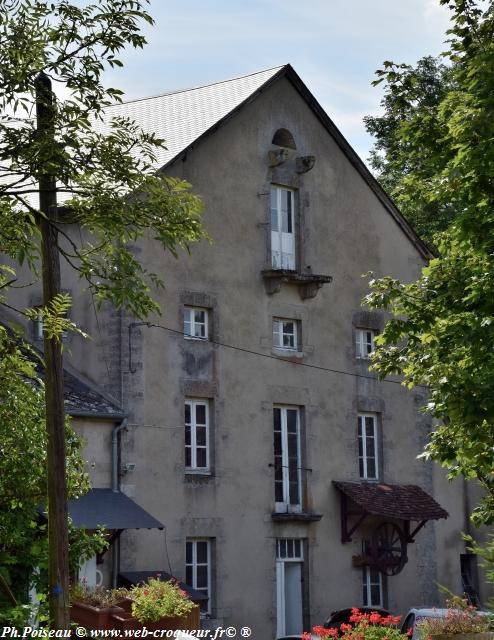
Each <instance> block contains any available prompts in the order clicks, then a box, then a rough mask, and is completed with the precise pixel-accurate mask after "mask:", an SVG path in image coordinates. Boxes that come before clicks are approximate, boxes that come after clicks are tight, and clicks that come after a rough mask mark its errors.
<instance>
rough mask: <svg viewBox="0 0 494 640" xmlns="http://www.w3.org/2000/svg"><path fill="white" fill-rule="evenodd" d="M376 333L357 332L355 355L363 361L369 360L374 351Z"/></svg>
mask: <svg viewBox="0 0 494 640" xmlns="http://www.w3.org/2000/svg"><path fill="white" fill-rule="evenodd" d="M375 336H376V332H375V331H373V330H372V329H356V330H355V355H356V357H357V358H360V359H362V360H368V358H369V356H370V354H371V353H372V352H373V351H374V338H375Z"/></svg>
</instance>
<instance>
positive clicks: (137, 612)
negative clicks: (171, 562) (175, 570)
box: [130, 576, 196, 622]
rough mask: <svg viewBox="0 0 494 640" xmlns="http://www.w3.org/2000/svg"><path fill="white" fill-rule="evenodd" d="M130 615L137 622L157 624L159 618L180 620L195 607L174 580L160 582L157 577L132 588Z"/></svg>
mask: <svg viewBox="0 0 494 640" xmlns="http://www.w3.org/2000/svg"><path fill="white" fill-rule="evenodd" d="M130 596H131V598H132V600H133V602H132V615H133V616H134V618H136V619H137V620H139V622H158V620H160V619H161V618H165V617H177V618H182V617H184V616H186V615H187V614H188V613H190V612H191V611H192V609H194V607H195V606H196V605H195V604H194V603H193V602H192V601H191V600H189V598H188V596H187V593H186V592H185V591H183V590H182V589H181V588H180V587H179V585H178V584H177V581H176V580H175V579H173V578H172V579H171V580H169V581H168V582H162V581H161V580H160V579H159V576H158V577H156V578H149V579H148V581H147V583H145V584H143V585H137V586H135V587H132V590H131V594H130Z"/></svg>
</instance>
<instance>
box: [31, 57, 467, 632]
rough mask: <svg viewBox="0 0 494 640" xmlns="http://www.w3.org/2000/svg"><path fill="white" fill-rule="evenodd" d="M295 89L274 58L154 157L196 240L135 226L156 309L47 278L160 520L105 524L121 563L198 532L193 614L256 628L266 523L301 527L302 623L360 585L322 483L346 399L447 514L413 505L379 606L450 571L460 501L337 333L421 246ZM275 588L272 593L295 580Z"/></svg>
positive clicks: (401, 413)
mask: <svg viewBox="0 0 494 640" xmlns="http://www.w3.org/2000/svg"><path fill="white" fill-rule="evenodd" d="M304 91H306V90H305V89H304V88H303V87H302V89H301V84H300V80H299V79H298V77H297V76H296V75H295V74H294V73H293V71H292V70H291V69H290V68H288V70H285V72H283V73H280V74H278V75H277V76H276V77H275V78H274V80H273V81H272V82H270V83H268V84H267V85H266V86H263V88H262V90H261V91H258V92H256V93H255V94H253V96H252V99H250V100H248V101H247V103H245V104H244V105H243V106H242V107H241V108H239V109H237V110H236V111H235V112H234V114H233V115H232V116H230V117H228V118H227V119H225V120H224V121H222V122H221V126H218V127H217V128H216V129H215V130H214V131H212V132H210V133H209V134H208V135H203V136H202V137H201V138H200V140H198V141H197V143H195V144H194V145H193V146H192V147H190V148H188V149H187V150H186V151H185V152H183V153H181V154H178V155H177V157H176V158H174V159H173V161H172V162H170V163H169V164H168V165H167V166H166V168H165V171H166V173H168V174H170V175H173V176H177V177H181V178H184V179H186V180H188V181H189V182H191V183H192V184H193V185H194V190H195V191H196V193H198V194H200V196H201V197H202V199H203V202H204V225H205V228H206V230H207V231H208V233H209V234H210V236H211V238H212V244H207V243H202V244H201V245H199V246H194V247H193V248H192V252H191V255H190V256H189V255H187V254H185V253H184V254H183V255H181V256H180V259H179V260H178V261H177V260H175V259H174V258H173V257H172V256H171V255H168V254H163V253H162V252H161V251H160V250H159V249H158V247H157V245H156V243H154V242H153V241H152V240H146V241H143V242H142V243H140V245H139V257H140V258H141V259H142V260H143V261H144V262H145V263H146V266H147V267H148V268H149V269H150V270H152V271H155V272H156V273H158V274H161V275H163V277H164V279H165V282H166V288H165V290H164V291H160V292H159V293H158V299H159V302H160V304H161V307H162V310H163V316H162V317H159V318H158V317H155V318H151V319H150V323H151V324H153V325H159V326H148V325H146V324H142V323H136V322H135V320H133V319H132V318H130V317H128V316H127V315H126V314H124V313H120V312H116V311H114V310H111V309H109V308H103V310H102V311H101V312H99V313H98V314H95V312H94V308H93V305H92V301H91V298H90V297H89V296H88V295H87V294H85V293H79V291H80V284H78V283H77V282H76V280H75V279H74V276H73V275H71V274H69V273H66V274H65V277H64V286H65V287H66V288H67V289H69V290H71V291H72V292H73V293H74V309H73V317H74V319H75V320H76V321H78V322H80V323H81V324H82V325H83V327H84V329H85V330H86V331H88V332H89V333H90V334H91V336H92V340H90V341H82V340H81V339H80V338H78V337H75V338H74V339H73V342H72V344H71V353H70V354H69V357H70V359H71V361H72V362H73V364H74V366H76V367H77V368H78V369H79V370H81V371H82V372H83V373H85V374H86V375H87V376H89V377H91V378H92V379H93V380H94V381H95V382H97V383H98V384H99V385H101V386H102V387H103V388H105V389H106V390H107V391H109V392H110V393H112V394H113V396H114V397H115V398H116V399H117V400H118V401H120V403H121V405H122V407H123V409H124V410H125V412H126V413H127V414H128V426H127V428H126V431H125V432H124V433H123V434H122V442H121V467H122V468H123V467H124V466H125V464H126V463H127V462H134V463H135V469H134V470H132V471H129V472H128V473H126V474H125V475H123V476H122V477H121V486H122V489H123V490H124V491H125V492H126V493H127V494H128V495H129V496H130V497H132V498H133V499H135V500H136V502H138V503H139V504H140V505H141V506H142V507H144V508H145V509H146V510H147V511H149V512H150V513H151V514H153V515H154V516H155V517H156V518H158V519H159V520H160V521H161V522H164V523H166V534H165V533H164V532H162V531H157V530H155V531H148V532H146V531H137V532H132V531H128V532H125V533H124V534H123V535H122V544H121V569H122V570H138V569H139V570H163V569H164V570H166V571H169V572H170V573H173V574H174V575H176V576H177V577H179V578H180V579H184V580H185V579H186V540H189V541H191V542H193V541H196V540H204V541H207V542H208V543H209V550H210V558H209V579H210V598H211V616H212V617H213V618H214V619H216V620H220V621H222V623H223V624H225V625H235V626H236V627H237V628H240V627H241V626H244V625H248V626H250V627H252V629H253V637H254V638H256V639H259V640H270V639H272V638H275V637H276V635H277V633H281V632H282V628H283V624H282V623H280V597H282V595H280V580H281V579H282V578H281V574H282V572H285V573H283V575H284V578H283V579H284V580H286V581H287V582H288V580H291V578H290V577H289V573H290V572H289V571H288V568H287V567H285V566H283V568H280V567H278V568H277V557H276V549H277V541H280V540H287V539H289V540H299V541H300V542H301V547H300V549H301V551H300V552H299V553H300V555H303V561H301V565H302V567H301V570H300V573H299V574H298V575H299V579H300V580H301V581H302V586H301V587H300V589H299V590H297V589H298V587H297V588H296V587H294V589H295V593H296V595H297V594H298V595H300V597H301V603H300V611H301V616H302V620H303V626H304V627H305V628H306V629H307V628H308V626H309V624H320V623H322V622H323V621H324V620H325V619H326V618H327V616H328V615H329V613H330V612H331V611H333V610H335V609H338V608H344V607H350V606H358V605H362V604H363V596H362V593H363V570H362V568H355V567H354V566H353V564H352V556H355V555H359V554H361V553H362V541H363V539H365V538H366V537H367V536H369V535H370V532H371V529H372V528H373V527H375V525H376V523H377V522H378V519H372V518H371V519H370V520H369V521H367V522H366V523H364V524H363V525H362V527H361V528H359V529H358V530H357V531H356V532H355V533H354V535H353V536H352V541H351V542H348V543H346V544H342V542H341V539H340V538H341V521H340V496H339V494H338V491H337V490H336V489H335V488H334V487H333V485H332V481H333V480H345V481H352V480H353V481H359V479H360V474H359V449H358V430H357V424H358V420H357V417H358V414H359V413H364V414H369V415H371V416H375V420H376V424H377V431H376V434H377V435H376V436H375V437H376V439H377V445H376V451H377V456H378V459H379V473H378V480H379V481H380V482H381V483H383V482H384V483H398V484H414V485H419V486H420V487H422V488H423V489H424V490H425V491H427V492H428V493H429V494H431V495H433V496H434V497H435V498H436V500H437V501H438V502H439V503H440V504H441V505H442V506H444V507H445V508H446V509H447V510H448V511H449V513H450V515H451V517H450V519H449V520H448V521H442V520H441V521H438V522H436V523H434V522H428V523H427V525H426V526H425V527H424V528H423V529H422V530H421V531H420V532H419V533H418V534H417V537H416V541H415V542H414V543H413V544H409V545H408V562H407V564H406V566H405V567H404V569H403V571H401V572H400V573H399V574H398V575H395V576H389V577H387V578H384V579H383V583H382V605H383V606H385V607H386V608H388V609H389V610H391V611H393V612H396V613H405V612H406V610H407V609H408V608H409V607H411V606H417V605H421V604H423V605H436V604H438V603H439V598H438V592H437V586H436V582H439V583H441V584H445V585H446V586H448V587H449V588H450V589H452V590H454V591H456V592H460V591H461V590H462V587H461V576H460V553H464V547H463V546H462V542H461V539H460V535H459V532H460V530H461V529H462V528H463V526H464V515H463V513H464V504H463V500H462V499H459V497H458V495H457V491H456V487H455V486H453V487H451V486H448V485H447V484H446V483H445V482H444V480H443V477H442V474H441V472H440V471H439V470H437V469H435V470H433V469H432V466H431V465H429V464H426V463H424V462H422V461H418V460H417V459H416V456H417V455H418V454H419V453H420V452H421V450H422V448H423V445H424V442H425V441H426V440H427V434H428V432H429V431H430V429H431V424H430V421H429V420H428V418H427V417H426V416H425V415H424V414H423V413H421V412H420V408H421V406H422V405H423V403H424V401H425V397H424V396H421V395H420V396H419V395H418V394H417V393H411V392H408V391H407V390H405V389H404V388H402V387H401V386H400V385H399V384H395V383H393V382H379V381H378V380H377V379H376V378H375V376H373V375H372V374H369V371H368V367H367V362H366V361H365V360H364V359H359V358H357V357H356V352H355V341H356V330H357V329H368V330H372V331H375V332H379V331H380V330H381V329H382V327H383V323H384V321H385V318H384V317H383V316H382V315H381V314H378V313H370V312H369V311H367V310H365V309H363V308H362V306H361V301H362V299H363V297H364V295H365V294H366V292H367V282H368V278H367V279H366V278H362V277H361V276H362V274H363V273H366V272H369V271H372V272H374V273H375V274H376V275H377V276H380V275H391V276H393V277H396V278H400V279H402V280H404V281H410V280H412V279H414V278H415V277H416V276H417V274H418V272H419V270H420V268H421V266H422V265H424V264H425V261H426V259H427V251H426V250H425V248H424V247H423V245H422V244H421V243H420V241H419V240H418V239H417V238H416V237H415V235H414V233H413V231H412V230H411V229H410V228H409V226H408V225H407V223H406V222H405V221H404V220H403V219H402V218H401V217H400V215H399V214H398V213H397V212H396V210H395V209H394V207H393V205H392V203H391V202H389V201H388V200H387V198H386V196H385V194H383V193H382V192H381V190H380V188H379V187H378V186H377V185H375V184H374V183H373V179H372V177H371V176H370V174H368V172H367V170H366V169H365V167H363V165H362V164H361V163H360V161H359V160H358V158H356V156H355V154H354V153H353V152H352V151H351V149H350V148H349V147H348V145H347V144H346V143H345V142H344V141H342V137H341V135H340V134H338V133H337V132H336V133H335V129H334V125H332V124H331V123H329V124H328V120H327V117H326V119H325V118H324V116H323V115H322V114H321V110H320V107H319V106H318V105H317V104H316V103H315V101H314V100H313V99H312V102H310V100H309V97H308V93H304ZM331 127H333V129H331ZM280 129H286V130H288V131H289V132H290V133H291V134H292V137H293V140H294V142H295V145H296V149H291V148H287V149H283V153H282V154H279V151H280V147H279V146H278V145H274V144H273V143H272V140H273V135H274V134H275V132H276V131H277V130H280ZM170 135H172V132H170ZM338 136H340V137H338ZM165 137H166V136H165ZM276 154H278V155H276ZM302 158H305V160H301V159H302ZM307 158H309V159H308V160H307ZM279 160H281V161H282V162H281V164H277V163H278V161H279ZM272 185H278V186H280V187H286V188H289V189H291V190H292V191H291V192H292V193H293V194H294V195H293V196H290V197H293V202H294V211H293V214H294V217H293V221H294V225H295V230H294V231H293V236H294V243H295V249H296V268H295V269H294V270H292V273H283V274H281V273H280V272H278V273H273V265H272V255H271V254H272V229H271V222H270V221H271V216H270V191H271V187H272ZM318 274H321V275H322V276H331V279H332V281H331V282H329V281H328V280H329V278H327V279H326V281H324V280H322V279H321V278H319V279H318V278H317V277H316V276H317V275H318ZM20 291H21V293H20V294H19V295H24V293H23V292H22V290H20ZM186 308H198V309H203V310H207V313H208V320H209V328H208V338H209V339H208V340H204V341H200V340H190V339H187V338H185V337H184V336H183V331H184V310H185V309H186ZM273 318H275V319H276V318H281V319H289V320H291V321H293V322H295V323H296V325H297V330H298V332H299V336H298V338H299V340H298V343H299V345H300V347H299V349H298V350H297V352H296V353H294V352H293V351H292V352H289V351H287V350H283V349H279V348H277V347H276V346H275V345H273ZM96 320H97V321H96ZM395 382H396V381H395ZM187 399H193V400H196V401H201V400H202V401H203V402H205V403H207V406H208V409H209V421H208V422H209V425H208V426H209V433H208V436H207V449H208V455H209V462H208V466H207V468H206V467H204V468H202V469H197V468H196V469H193V468H186V466H185V453H184V451H185V448H186V442H185V428H184V404H185V402H186V400H187ZM274 407H278V408H281V409H283V410H285V411H286V409H287V408H295V409H296V410H297V412H298V414H297V415H298V416H299V423H298V430H299V431H298V437H299V445H300V446H299V451H298V454H297V455H298V458H297V466H298V468H299V470H300V471H299V480H298V482H299V485H300V487H299V489H300V492H301V499H300V509H299V510H298V511H297V510H296V509H293V513H289V511H290V509H289V507H291V505H287V513H286V515H285V517H281V518H280V514H279V513H278V514H276V515H275V516H273V514H274V513H275V511H276V508H275V464H274V454H275V452H274V450H273V437H274V436H273V433H274V432H273V415H274V414H273V409H274ZM287 415H288V414H287ZM85 434H86V437H89V436H88V434H87V429H85ZM196 446H198V445H197V444H196ZM108 453H109V454H110V452H108ZM467 491H468V489H467ZM304 514H305V516H307V517H305V518H304V517H303V516H304ZM311 516H314V517H311ZM315 516H321V517H320V518H319V517H315ZM165 535H166V542H165ZM446 546H447V550H446V549H445V547H446ZM297 549H298V547H297ZM281 560H282V558H279V559H278V564H280V561H281ZM284 564H287V563H286V562H285V563H284ZM285 587H286V585H285ZM284 596H285V598H288V600H287V602H288V604H290V603H291V601H290V600H289V599H290V598H293V597H294V596H293V594H291V595H287V593H285V594H284ZM285 604H286V603H285ZM287 606H288V605H287ZM290 606H291V605H290ZM298 606H299V605H297V604H295V605H294V610H296V615H299V614H298V613H297V612H298V611H299V609H298V608H297V607H298ZM286 615H288V618H286V619H285V622H286V621H287V620H288V621H289V623H290V624H291V622H290V620H289V617H290V616H289V614H286ZM285 617H286V616H285ZM280 624H281V626H280ZM290 624H288V623H287V625H286V626H287V627H289V626H290Z"/></svg>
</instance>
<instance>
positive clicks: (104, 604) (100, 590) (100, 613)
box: [70, 582, 127, 629]
mask: <svg viewBox="0 0 494 640" xmlns="http://www.w3.org/2000/svg"><path fill="white" fill-rule="evenodd" d="M124 591H125V592H127V590H126V589H105V588H104V587H94V588H90V587H88V586H87V585H86V584H85V583H84V582H83V583H80V584H75V585H73V586H72V587H71V589H70V619H71V620H72V622H76V623H77V624H79V625H81V626H83V627H86V628H88V629H111V628H113V623H112V621H111V615H112V614H114V613H118V612H121V611H122V609H121V608H120V607H119V606H117V603H118V602H119V601H120V600H122V598H123V597H124V593H123V592H124Z"/></svg>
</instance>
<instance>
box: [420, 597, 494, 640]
mask: <svg viewBox="0 0 494 640" xmlns="http://www.w3.org/2000/svg"><path fill="white" fill-rule="evenodd" d="M446 591H447V590H446ZM446 608H447V613H446V616H445V617H444V618H425V619H423V620H422V621H420V622H419V623H418V624H417V628H418V631H419V638H420V639H421V640H427V638H430V637H431V636H432V637H434V636H438V635H448V636H449V635H457V634H465V633H485V632H486V631H489V628H490V618H489V616H484V615H481V614H480V613H479V612H478V611H477V609H476V608H475V607H473V606H472V605H470V604H469V603H468V600H466V599H465V598H460V597H459V596H455V595H453V594H451V593H450V597H449V599H448V600H446Z"/></svg>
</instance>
